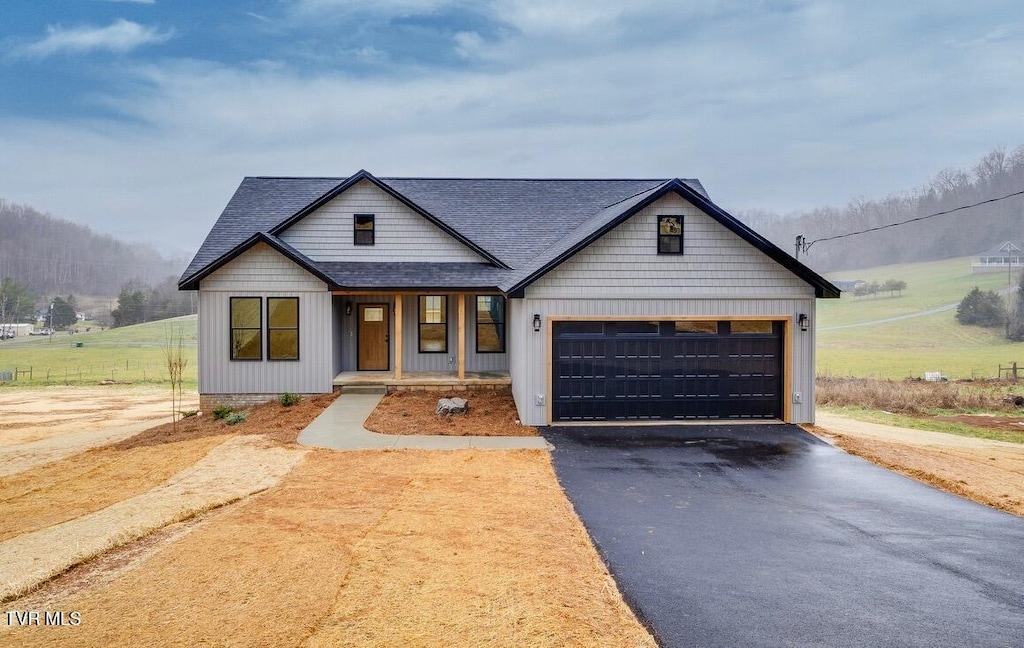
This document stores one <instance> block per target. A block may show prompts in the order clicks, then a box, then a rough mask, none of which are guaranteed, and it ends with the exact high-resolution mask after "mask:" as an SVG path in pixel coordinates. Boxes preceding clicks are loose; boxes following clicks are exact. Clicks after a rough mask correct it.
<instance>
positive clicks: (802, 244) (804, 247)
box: [797, 190, 1024, 252]
mask: <svg viewBox="0 0 1024 648" xmlns="http://www.w3.org/2000/svg"><path fill="white" fill-rule="evenodd" d="M1014 196H1024V190H1021V191H1015V192H1013V193H1009V194H1006V195H1005V196H999V197H997V198H988V199H986V200H980V201H978V202H976V203H971V204H970V205H961V206H960V207H954V208H953V209H946V210H943V211H939V212H935V213H934V214H927V215H925V216H917V217H915V218H910V219H907V220H905V221H900V222H899V223H889V224H888V225H879V226H877V227H869V228H868V229H865V230H859V231H857V232H847V233H846V234H836V235H835V236H824V237H822V238H817V239H814V240H813V241H810V242H808V241H807V240H806V239H805V238H804V237H803V236H802V235H801V236H798V237H797V245H798V248H799V249H800V251H802V252H807V251H808V250H810V249H811V246H812V245H814V244H815V243H822V242H824V241H834V240H836V239H841V238H847V237H850V236H857V235H860V234H867V233H868V232H877V231H879V230H884V229H889V228H891V227H899V226H900V225H907V224H909V223H916V222H918V221H923V220H928V219H929V218H935V217H936V216H945V215H946V214H952V213H953V212H958V211H962V210H964V209H970V208H972V207H979V206H981V205H987V204H989V203H994V202H999V201H1000V200H1006V199H1007V198H1013V197H1014Z"/></svg>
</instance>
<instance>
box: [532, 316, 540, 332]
mask: <svg viewBox="0 0 1024 648" xmlns="http://www.w3.org/2000/svg"><path fill="white" fill-rule="evenodd" d="M533 330H534V332H537V331H539V330H540V313H534V314H533Z"/></svg>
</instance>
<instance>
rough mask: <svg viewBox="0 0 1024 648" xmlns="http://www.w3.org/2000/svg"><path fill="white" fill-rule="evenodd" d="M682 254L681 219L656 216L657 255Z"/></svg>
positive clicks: (678, 217)
mask: <svg viewBox="0 0 1024 648" xmlns="http://www.w3.org/2000/svg"><path fill="white" fill-rule="evenodd" d="M682 253H683V217H682V216H658V254H682Z"/></svg>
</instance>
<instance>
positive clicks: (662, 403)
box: [551, 321, 783, 421]
mask: <svg viewBox="0 0 1024 648" xmlns="http://www.w3.org/2000/svg"><path fill="white" fill-rule="evenodd" d="M782 335H783V323H782V322H770V321H731V322H730V321H722V322H719V321H701V322H694V321H661V322H647V321H640V322H637V321H628V322H555V323H554V329H553V340H552V356H553V357H552V374H553V375H552V403H551V406H552V418H553V420H554V421H605V420H607V421H614V420H632V419H636V420H643V419H649V420H686V419H777V418H782V375H783V366H782V355H783V352H782V348H783V347H782Z"/></svg>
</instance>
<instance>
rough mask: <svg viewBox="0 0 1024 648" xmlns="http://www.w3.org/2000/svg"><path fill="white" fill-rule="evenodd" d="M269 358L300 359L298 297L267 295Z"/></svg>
mask: <svg viewBox="0 0 1024 648" xmlns="http://www.w3.org/2000/svg"><path fill="white" fill-rule="evenodd" d="M267 359H268V360H298V359H299V298H298V297H267Z"/></svg>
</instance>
